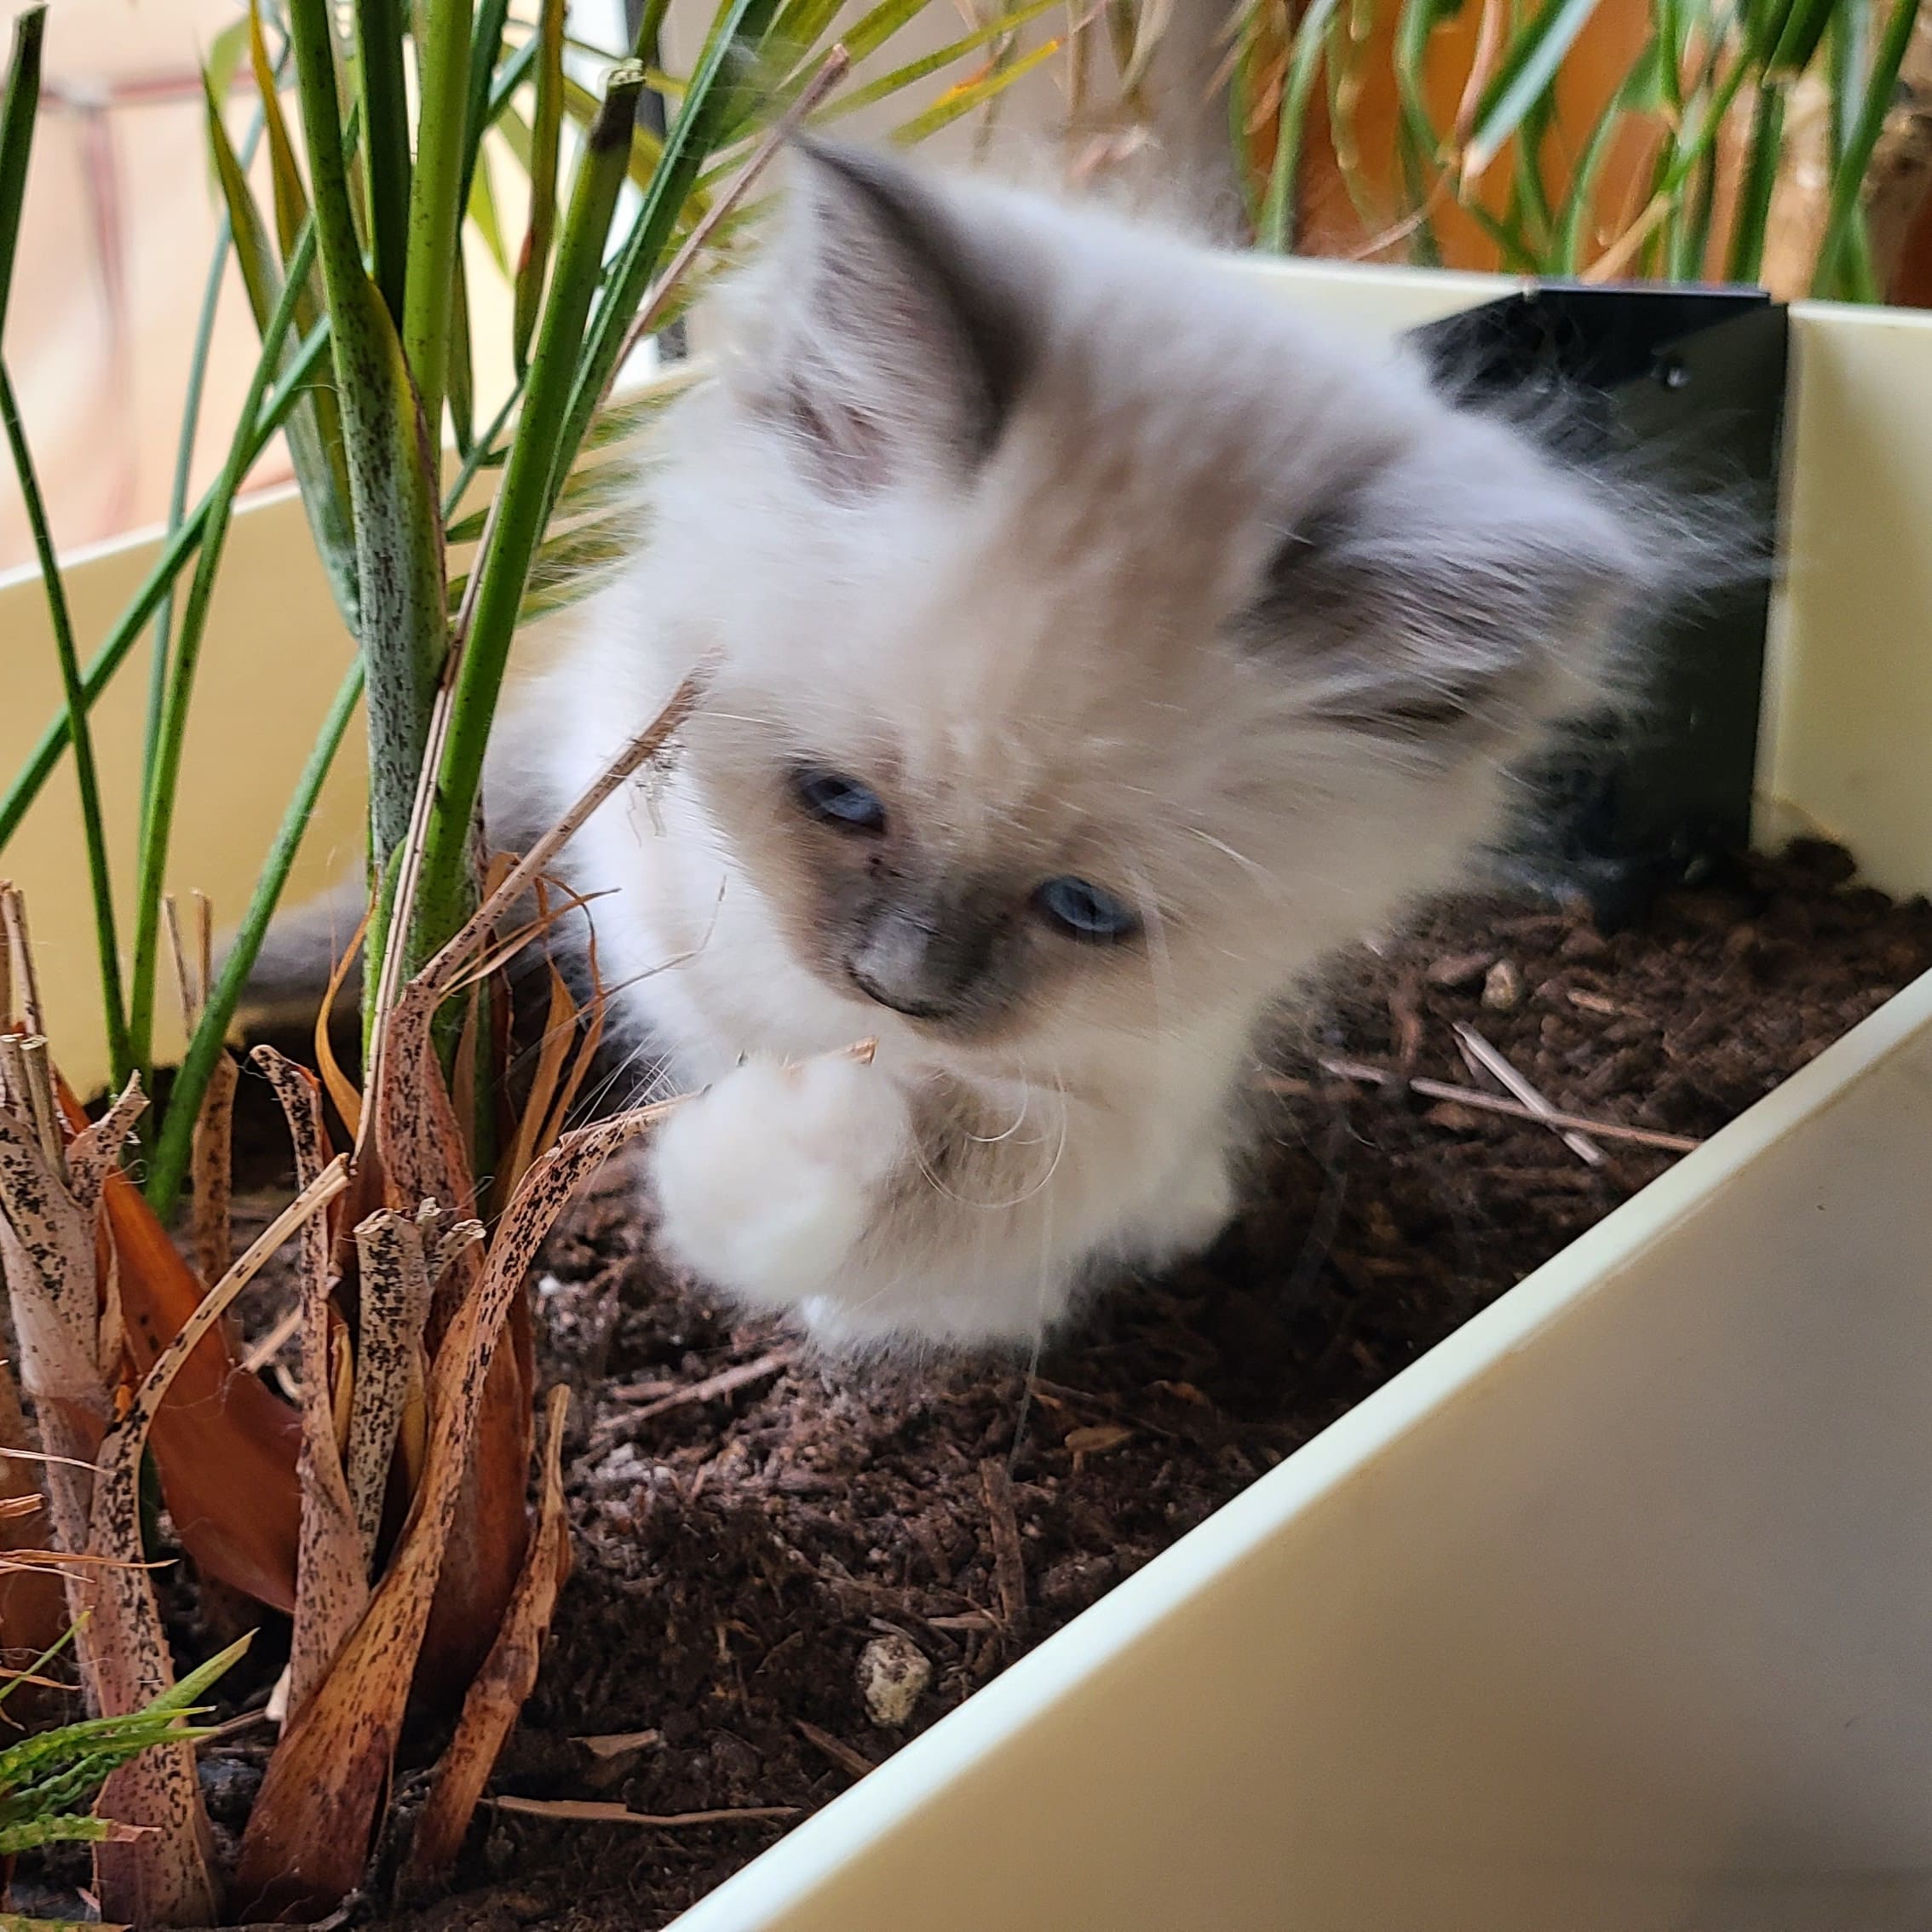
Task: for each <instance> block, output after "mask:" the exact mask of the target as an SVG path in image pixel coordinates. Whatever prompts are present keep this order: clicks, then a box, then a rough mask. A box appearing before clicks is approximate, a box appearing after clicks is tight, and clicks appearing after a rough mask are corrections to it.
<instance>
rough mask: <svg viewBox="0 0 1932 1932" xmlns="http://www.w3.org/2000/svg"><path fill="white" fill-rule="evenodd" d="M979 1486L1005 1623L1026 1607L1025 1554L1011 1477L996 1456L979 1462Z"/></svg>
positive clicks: (1017, 1616) (1018, 1616) (1011, 1622)
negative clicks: (990, 1536) (1014, 1511)
mask: <svg viewBox="0 0 1932 1932" xmlns="http://www.w3.org/2000/svg"><path fill="white" fill-rule="evenodd" d="M980 1489H981V1490H982V1491H983V1492H985V1495H986V1520H987V1522H988V1525H989V1527H991V1529H992V1546H993V1583H994V1584H995V1586H996V1587H997V1588H998V1591H999V1609H1000V1615H1001V1616H1002V1617H1003V1619H1005V1621H1006V1622H1007V1623H1009V1624H1013V1623H1016V1622H1017V1621H1018V1620H1019V1619H1020V1617H1021V1614H1022V1613H1024V1612H1025V1610H1026V1553H1025V1551H1024V1550H1022V1549H1021V1545H1020V1524H1019V1521H1018V1519H1017V1518H1016V1517H1015V1515H1014V1513H1013V1478H1012V1477H1011V1476H1010V1475H1009V1474H1008V1473H1007V1468H1006V1464H1005V1463H1003V1462H1001V1461H1000V1460H999V1458H998V1457H997V1456H989V1457H987V1458H986V1459H985V1460H984V1461H982V1462H981V1463H980Z"/></svg>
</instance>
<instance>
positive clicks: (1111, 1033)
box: [656, 156, 1642, 1057]
mask: <svg viewBox="0 0 1932 1932" xmlns="http://www.w3.org/2000/svg"><path fill="white" fill-rule="evenodd" d="M805 177H806V178H805V181H804V183H803V187H802V192H801V196H800V201H801V203H802V207H801V210H800V213H799V215H798V216H797V218H796V220H795V221H794V223H793V226H792V228H791V233H790V234H789V236H788V238H787V242H786V244H785V245H784V246H783V247H781V249H780V250H779V253H778V256H777V259H776V261H775V262H774V263H773V267H772V268H771V269H770V270H769V271H768V277H767V280H766V282H765V284H764V287H763V290H762V299H761V301H760V304H759V306H758V307H757V308H756V309H755V310H754V311H753V313H752V317H751V320H750V324H749V325H748V327H747V328H746V329H745V331H744V334H743V336H742V338H741V341H742V346H741V348H740V351H739V362H738V364H737V365H736V367H735V369H734V371H733V373H732V375H731V377H730V379H729V380H728V382H727V383H726V384H725V385H724V386H723V387H722V389H721V391H720V392H719V393H718V394H716V395H715V396H714V397H713V398H711V399H710V400H709V402H708V403H707V405H705V406H706V408H707V410H708V411H709V414H708V415H707V416H704V417H700V418H699V421H698V423H697V426H696V427H695V428H687V439H686V445H687V448H688V449H689V450H690V451H692V453H691V454H690V455H689V456H687V457H681V464H680V468H679V469H678V471H677V472H676V474H674V476H673V478H672V480H671V482H670V486H669V487H668V489H667V491H666V492H665V496H664V503H663V504H662V505H661V512H662V526H661V529H660V534H659V537H658V549H657V554H658V556H659V557H660V558H661V559H663V560H664V561H663V562H662V563H661V564H660V565H659V566H658V581H657V588H656V595H657V596H658V601H659V614H660V616H661V618H663V620H664V621H665V622H667V623H668V624H670V625H671V626H672V627H673V628H674V629H676V630H677V631H678V632H679V633H680V634H681V635H686V636H687V637H688V639H689V640H690V642H691V644H692V646H693V648H695V647H698V646H699V645H700V644H702V643H707V642H708V643H711V644H713V645H715V646H716V647H720V648H721V649H722V669H721V670H720V672H719V674H718V679H717V683H716V689H715V693H714V695H713V697H712V699H711V700H710V703H709V704H707V706H706V708H705V710H704V715H703V716H701V717H700V718H699V720H698V721H697V722H694V724H693V726H692V727H689V730H688V732H687V752H686V761H687V762H686V771H687V775H688V778H689V779H690V781H691V782H693V784H694V785H696V787H697V788H698V791H699V796H701V798H702V800H703V802H704V808H705V812H706V815H707V817H708V819H709V821H710V825H712V827H713V828H714V831H715V832H716V836H717V837H720V838H721V839H722V841H723V842H724V843H725V845H726V846H727V848H728V850H729V853H730V856H731V858H732V860H733V865H734V869H736V870H737V871H739V872H740V873H741V874H742V875H743V876H745V877H746V878H748V879H749V880H750V882H751V883H753V884H754V885H755V886H756V888H757V889H758V892H759V894H760V895H761V897H762V900H763V902H764V903H766V904H767V905H768V906H769V907H770V908H771V911H772V916H773V918H774V919H775V921H776V922H777V923H778V925H779V929H780V930H781V932H782V933H783V934H784V936H785V941H786V945H787V947H788V950H789V952H790V954H791V957H793V959H794V960H795V961H796V963H797V965H798V966H799V968H800V969H802V971H803V972H805V973H808V974H809V975H811V976H812V977H813V978H814V980H815V981H816V982H817V983H818V984H819V986H822V987H823V988H825V989H826V990H828V991H831V992H834V993H836V994H837V995H838V996H840V997H841V998H847V999H849V1000H850V1001H851V1002H852V1003H853V1007H854V1033H855V1035H856V1034H857V1033H860V1032H865V1031H875V1032H876V1031H881V1030H883V1029H889V1028H896V1027H903V1028H905V1029H906V1030H907V1031H908V1032H910V1033H911V1034H912V1035H914V1036H916V1037H917V1038H919V1039H921V1040H922V1041H924V1042H926V1043H928V1044H931V1045H933V1046H935V1047H943V1048H946V1049H957V1050H958V1051H960V1052H963V1053H971V1052H975V1051H980V1050H986V1051H995V1052H998V1053H1000V1054H1002V1055H1005V1054H1009V1053H1011V1054H1019V1055H1022V1056H1031V1055H1032V1054H1033V1053H1034V1052H1035V1051H1038V1052H1040V1053H1044V1054H1048V1055H1054V1056H1055V1057H1059V1056H1064V1055H1077V1053H1078V1050H1079V1049H1080V1048H1081V1047H1082V1046H1083V1045H1087V1046H1094V1047H1099V1048H1101V1049H1105V1050H1118V1049H1119V1048H1120V1046H1121V1045H1122V1044H1123V1043H1124V1042H1130V1041H1131V1040H1133V1039H1135V1038H1139V1039H1142V1040H1146V1039H1148V1038H1153V1036H1155V1035H1157V1034H1163V1033H1176V1034H1181V1035H1186V1034H1187V1033H1188V1032H1189V1029H1190V1027H1191V1026H1192V1024H1193V1021H1195V1020H1196V1019H1197V1018H1198V1017H1199V1016H1200V1015H1213V1016H1216V1018H1217V1019H1218V1018H1221V1017H1225V1016H1226V1015H1245V1016H1249V1017H1251V1015H1252V1014H1253V1012H1254V1010H1255V1009H1256V1007H1257V1006H1258V1005H1259V1004H1261V1003H1265V1002H1266V1001H1267V1000H1268V998H1271V997H1272V996H1274V995H1275V994H1278V993H1279V992H1281V991H1282V990H1284V988H1285V986H1286V985H1287V984H1288V983H1289V982H1290V981H1291V980H1292V979H1293V978H1294V977H1295V975H1297V974H1298V973H1300V972H1302V971H1303V970H1304V969H1307V968H1308V966H1309V965H1310V964H1311V963H1314V961H1315V960H1316V959H1318V958H1319V957H1320V956H1321V955H1322V954H1323V953H1325V952H1328V951H1330V950H1331V949H1332V948H1333V947H1334V946H1336V945H1337V944H1339V943H1342V942H1343V941H1346V940H1348V939H1350V938H1352V937H1354V936H1355V935H1357V934H1360V932H1361V931H1363V930H1364V929H1366V928H1368V927H1370V926H1371V925H1374V924H1376V923H1379V922H1380V921H1382V920H1383V919H1385V918H1387V917H1389V915H1390V914H1391V912H1392V911H1394V909H1395V908H1396V907H1397V906H1399V904H1400V902H1401V901H1402V900H1405V899H1406V898H1407V897H1408V896H1410V895H1411V894H1413V893H1414V892H1416V891H1417V890H1418V889H1428V888H1435V887H1437V886H1440V885H1441V884H1443V883H1447V881H1448V879H1449V877H1452V874H1453V871H1454V869H1455V868H1456V866H1457V865H1458V863H1459V862H1460V860H1461V859H1462V857H1463V854H1464V853H1465V852H1466V850H1467V849H1468V848H1469V846H1470V845H1471V844H1473V843H1474V842H1476V841H1478V840H1479V839H1481V837H1484V836H1485V835H1486V834H1487V833H1488V832H1489V831H1491V830H1492V829H1493V825H1494V821H1495V819H1496V817H1497V815H1498V807H1499V803H1500V802H1501V799H1502V796H1503V788H1504V779H1503V777H1502V775H1501V772H1502V766H1503V763H1504V761H1505V760H1506V758H1507V757H1508V756H1511V755H1514V754H1515V753H1516V752H1518V751H1520V750H1522V749H1523V748H1524V746H1525V745H1527V742H1528V741H1529V740H1530V739H1531V738H1532V735H1533V733H1535V731H1536V730H1537V729H1538V727H1539V726H1540V725H1542V724H1543V723H1544V722H1546V721H1547V720H1548V719H1549V718H1550V717H1551V716H1554V715H1555V714H1556V713H1558V712H1560V711H1561V710H1564V709H1567V707H1568V705H1569V704H1571V703H1573V701H1574V700H1575V699H1578V697H1579V696H1581V695H1583V694H1584V693H1586V692H1587V691H1588V689H1589V687H1590V680H1591V678H1592V676H1594V674H1595V670H1596V642H1597V641H1598V638H1599V635H1600V633H1601V630H1602V628H1603V625H1604V623H1605V621H1606V619H1607V618H1608V617H1609V616H1611V615H1613V613H1614V610H1615V608H1616V607H1617V606H1618V605H1619V603H1620V602H1621V601H1624V599H1625V598H1626V597H1627V595H1629V594H1630V590H1631V589H1632V588H1633V587H1634V585H1635V584H1636V581H1637V579H1638V578H1639V577H1640V576H1641V574H1642V572H1641V568H1640V566H1639V563H1638V561H1637V558H1636V555H1635V552H1634V545H1633V543H1632V541H1631V539H1630V538H1629V537H1628V536H1626V534H1625V532H1624V530H1623V529H1622V528H1621V527H1620V526H1619V522H1618V520H1617V519H1616V518H1615V517H1614V516H1613V514H1612V513H1611V511H1610V510H1609V509H1607V507H1606V506H1605V505H1604V504H1603V503H1601V502H1600V501H1599V500H1598V499H1597V498H1596V497H1594V496H1593V495H1592V494H1590V493H1589V492H1586V491H1585V490H1584V489H1583V488H1582V487H1581V486H1578V485H1577V484H1576V483H1574V482H1573V481H1572V480H1569V479H1567V478H1566V477H1564V476H1562V475H1561V474H1559V473H1557V472H1556V471H1555V470H1554V469H1551V468H1550V466H1549V465H1548V464H1547V463H1545V462H1544V460H1543V459H1542V458H1541V457H1538V456H1537V455H1535V454H1534V453H1533V452H1532V451H1531V450H1530V449H1529V448H1528V447H1527V446H1525V445H1524V444H1522V443H1521V442H1520V441H1519V440H1517V439H1516V438H1515V436H1514V435H1513V434H1510V433H1509V432H1508V431H1506V430H1504V429H1503V428H1500V427H1498V426H1497V425H1494V424H1492V423H1482V422H1479V421H1476V420H1475V419H1473V418H1469V417H1463V416H1460V415H1457V414H1455V413H1453V412H1452V411H1450V410H1449V409H1448V408H1447V407H1446V405H1443V404H1442V403H1440V401H1438V400H1436V399H1435V398H1434V397H1433V396H1431V395H1430V394H1429V393H1428V392H1427V391H1426V389H1425V388H1423V384H1422V382H1421V381H1420V379H1419V378H1418V377H1413V376H1412V375H1410V374H1409V373H1408V372H1406V371H1399V370H1394V369H1392V368H1389V367H1387V366H1384V365H1383V364H1382V363H1381V362H1379V361H1377V360H1374V359H1370V358H1366V357H1360V358H1358V357H1356V356H1354V355H1353V354H1350V353H1349V352H1348V350H1346V349H1345V348H1337V347H1336V346H1334V345H1332V344H1330V343H1327V342H1323V341H1321V340H1320V339H1319V338H1311V337H1310V336H1308V334H1307V333H1306V331H1304V329H1303V328H1302V325H1299V324H1298V323H1297V322H1296V321H1295V320H1294V319H1292V318H1291V317H1288V316H1285V315H1284V314H1282V313H1280V312H1279V310H1277V309H1276V308H1274V306H1273V304H1272V302H1270V301H1269V300H1268V298H1266V297H1264V296H1257V295H1256V294H1253V293H1252V292H1251V291H1249V290H1245V289H1236V288H1233V287H1231V286H1228V285H1224V284H1223V283H1222V281H1221V280H1220V279H1218V272H1216V271H1213V270H1211V269H1210V267H1209V266H1208V265H1207V263H1206V260H1205V257H1202V256H1196V255H1193V254H1191V253H1189V252H1187V251H1185V250H1179V249H1177V248H1176V247H1175V246H1174V245H1172V244H1166V243H1157V242H1153V241H1148V240H1143V239H1141V238H1138V237H1135V236H1133V235H1131V234H1130V233H1125V232H1123V231H1120V230H1118V229H1116V228H1114V227H1111V226H1109V225H1107V224H1105V223H1101V222H1098V221H1094V220H1093V219H1092V218H1091V217H1083V216H1070V215H1066V214H1062V213H1061V212H1059V211H1057V210H1050V209H1048V208H1046V207H1044V205H1042V204H1034V203H1031V202H1022V201H1020V200H1017V199H1015V198H1006V197H1002V196H1000V195H999V194H998V193H996V192H993V191H986V190H948V191H946V193H944V194H943V195H942V194H941V193H940V192H939V191H936V190H933V189H930V188H929V187H926V186H925V185H924V184H923V183H922V182H920V181H918V180H917V178H916V177H912V176H910V175H902V174H901V173H900V171H899V170H898V169H897V167H896V166H895V165H893V164H886V163H883V162H877V161H874V160H871V159H869V158H851V157H844V156H833V157H819V158H814V159H810V160H808V162H807V163H806V164H805ZM753 560H756V561H755V562H754V561H753Z"/></svg>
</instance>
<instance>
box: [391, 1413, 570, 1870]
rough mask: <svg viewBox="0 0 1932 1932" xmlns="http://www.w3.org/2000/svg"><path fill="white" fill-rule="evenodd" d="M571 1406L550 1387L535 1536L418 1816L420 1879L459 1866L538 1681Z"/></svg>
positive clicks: (563, 1549)
mask: <svg viewBox="0 0 1932 1932" xmlns="http://www.w3.org/2000/svg"><path fill="white" fill-rule="evenodd" d="M569 1408H570V1391H569V1390H568V1389H563V1388H557V1389H552V1390H551V1391H550V1400H549V1435H548V1437H547V1438H546V1440H545V1445H544V1452H543V1491H542V1498H541V1500H540V1502H539V1504H538V1527H537V1536H536V1540H535V1542H534V1544H532V1549H531V1553H530V1560H529V1561H528V1562H527V1563H526V1565H525V1567H524V1572H523V1575H522V1577H521V1578H520V1579H519V1581H518V1584H517V1588H516V1594H515V1596H512V1597H511V1599H510V1605H509V1611H508V1612H507V1613H505V1615H504V1618H503V1629H502V1630H499V1631H498V1632H497V1641H496V1642H495V1643H494V1644H493V1645H492V1647H491V1651H490V1654H489V1657H488V1659H486V1662H485V1664H484V1665H483V1669H482V1670H481V1672H480V1674H479V1675H478V1676H477V1679H476V1681H475V1682H474V1683H473V1684H472V1685H471V1686H470V1687H469V1696H468V1697H466V1698H465V1699H463V1716H462V1718H461V1720H460V1721H459V1722H458V1723H457V1730H456V1735H455V1736H454V1737H453V1738H451V1740H450V1746H449V1749H448V1750H447V1751H445V1752H444V1753H443V1757H442V1762H440V1764H439V1765H438V1766H437V1767H436V1780H435V1783H434V1785H431V1787H430V1791H429V1797H428V1802H427V1803H425V1804H424V1806H423V1811H422V1814H421V1815H420V1817H419V1818H418V1819H417V1826H416V1837H415V1840H414V1842H413V1843H412V1844H411V1847H410V1860H409V1870H410V1875H411V1877H412V1878H413V1879H414V1880H415V1881H417V1882H418V1883H421V1882H423V1881H424V1880H427V1879H429V1878H431V1877H435V1876H437V1875H438V1874H440V1873H441V1872H445V1871H446V1870H447V1869H448V1868H449V1867H450V1866H451V1865H452V1864H454V1863H455V1861H456V1855H457V1852H458V1851H459V1850H460V1849H462V1845H463V1835H464V1833H465V1832H467V1831H469V1821H470V1820H471V1819H472V1818H473V1817H474V1815H475V1813H476V1806H477V1803H478V1801H479V1800H480V1798H481V1797H482V1796H483V1787H484V1785H486V1784H487V1783H488V1782H489V1779H490V1773H491V1772H492V1770H493V1769H494V1768H495V1767H496V1762H497V1757H498V1756H499V1755H500V1754H501V1753H502V1751H503V1744H504V1741H505V1740H506V1739H508V1738H509V1734H510V1731H511V1728H512V1727H513V1726H514V1725H515V1722H516V1720H517V1716H518V1714H519V1713H520V1711H522V1709H523V1705H524V1700H525V1699H526V1698H528V1696H529V1695H530V1693H531V1691H532V1688H534V1687H535V1685H536V1682H537V1668H538V1664H539V1663H540V1662H541V1661H542V1659H543V1640H544V1638H545V1637H546V1636H548V1635H549V1629H550V1619H551V1617H552V1615H553V1614H554V1613H555V1609H556V1603H557V1593H558V1592H559V1591H560V1590H561V1589H562V1588H563V1585H564V1579H565V1578H566V1577H567V1576H568V1575H569V1573H570V1521H569V1517H568V1515H567V1513H566V1509H565V1507H564V1492H563V1435H564V1418H565V1417H566V1414H567V1412H568V1411H569Z"/></svg>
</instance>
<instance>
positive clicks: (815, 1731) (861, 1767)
mask: <svg viewBox="0 0 1932 1932" xmlns="http://www.w3.org/2000/svg"><path fill="white" fill-rule="evenodd" d="M797 1723H798V1734H799V1736H800V1737H802V1739H804V1740H805V1741H806V1743H807V1744H808V1745H811V1747H812V1748H813V1750H814V1751H819V1752H820V1753H822V1754H823V1755H824V1756H825V1757H829V1758H830V1759H831V1761H832V1762H833V1763H834V1764H836V1765H837V1766H838V1768H839V1769H840V1770H842V1771H849V1772H850V1773H851V1774H852V1775H853V1776H854V1778H863V1777H865V1776H867V1775H868V1774H871V1772H874V1771H877V1769H878V1766H877V1765H876V1764H875V1763H873V1762H872V1761H871V1758H869V1757H865V1756H863V1755H862V1754H861V1753H860V1752H859V1751H854V1749H853V1748H852V1746H851V1745H848V1743H846V1741H845V1740H844V1739H842V1738H835V1737H834V1736H833V1735H832V1734H831V1732H830V1731H821V1730H820V1729H819V1727H818V1726H817V1725H816V1724H808V1723H807V1722H805V1720H804V1719H803V1718H802V1717H801V1718H799V1719H798V1720H797Z"/></svg>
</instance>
